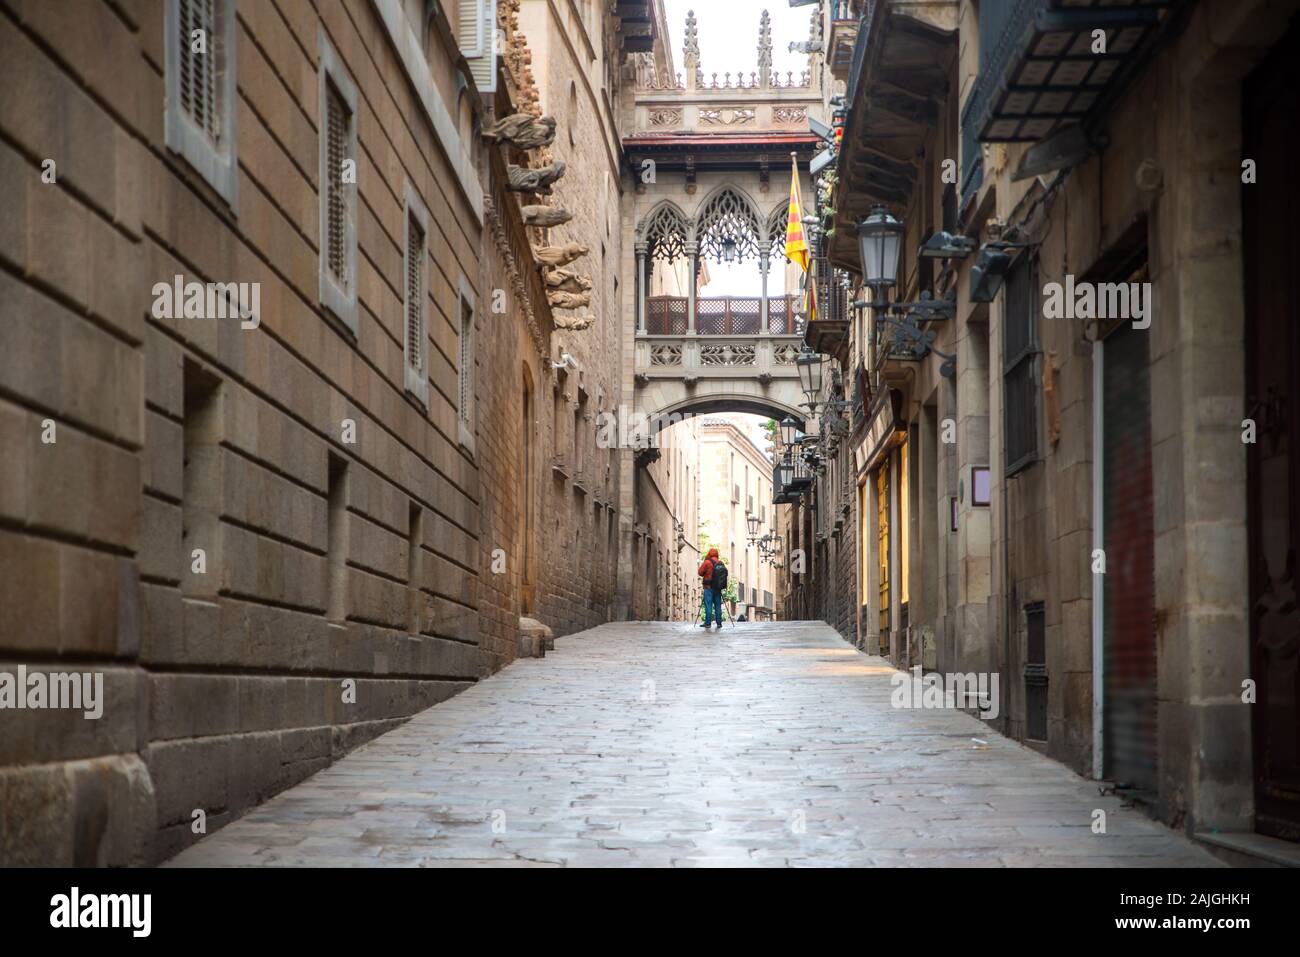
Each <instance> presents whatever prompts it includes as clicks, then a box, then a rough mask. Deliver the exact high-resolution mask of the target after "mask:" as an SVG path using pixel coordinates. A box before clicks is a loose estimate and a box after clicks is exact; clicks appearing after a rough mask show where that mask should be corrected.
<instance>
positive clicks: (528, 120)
mask: <svg viewBox="0 0 1300 957" xmlns="http://www.w3.org/2000/svg"><path fill="white" fill-rule="evenodd" d="M483 139H485V140H487V141H488V142H489V143H501V142H507V143H512V144H514V146H516V147H517V148H519V149H521V150H532V149H537V147H539V146H549V145H550V144H551V143H552V142H554V141H555V117H553V116H531V115H529V114H528V113H512V114H511V115H510V116H507V117H506V118H505V119H502V120H497V122H495V123H493V124H492V125H491V126H487V127H484V129H483Z"/></svg>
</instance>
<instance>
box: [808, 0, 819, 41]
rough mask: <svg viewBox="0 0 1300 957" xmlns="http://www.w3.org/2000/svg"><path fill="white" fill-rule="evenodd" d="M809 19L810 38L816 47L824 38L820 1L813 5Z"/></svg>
mask: <svg viewBox="0 0 1300 957" xmlns="http://www.w3.org/2000/svg"><path fill="white" fill-rule="evenodd" d="M809 20H810V21H811V22H810V23H809V25H808V39H809V40H811V41H812V43H813V46H814V49H815V48H816V45H817V44H818V43H820V42H821V39H822V7H821V4H820V3H819V4H817V5H816V6H814V7H813V9H812V15H811V16H810V17H809Z"/></svg>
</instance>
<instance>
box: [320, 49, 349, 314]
mask: <svg viewBox="0 0 1300 957" xmlns="http://www.w3.org/2000/svg"><path fill="white" fill-rule="evenodd" d="M319 86H320V133H319V139H320V301H321V305H323V306H324V307H325V308H326V309H328V310H329V311H330V312H331V313H332V314H333V315H334V316H336V317H337V318H338V319H340V320H341V321H342V322H343V324H344V325H345V326H347V328H348V329H349V330H350V331H351V333H352V335H354V336H355V335H357V281H356V276H357V231H356V206H357V180H356V166H357V123H356V113H357V89H356V86H355V84H353V82H352V78H351V77H350V76H349V75H348V72H347V70H345V69H344V68H343V63H342V61H341V60H340V59H339V56H338V54H337V53H336V52H335V51H334V48H333V46H331V45H330V42H329V40H328V38H327V37H326V36H325V31H324V29H322V30H321V31H320V78H319Z"/></svg>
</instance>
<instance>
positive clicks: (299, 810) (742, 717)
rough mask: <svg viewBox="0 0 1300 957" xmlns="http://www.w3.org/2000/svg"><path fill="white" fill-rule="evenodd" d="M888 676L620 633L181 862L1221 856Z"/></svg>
mask: <svg viewBox="0 0 1300 957" xmlns="http://www.w3.org/2000/svg"><path fill="white" fill-rule="evenodd" d="M891 673H892V669H891V668H890V667H889V666H888V665H887V664H886V663H885V662H884V661H883V660H882V659H880V658H876V657H870V656H867V655H863V654H861V653H859V652H857V651H856V650H854V649H853V648H852V647H850V646H849V645H848V644H846V643H845V642H844V641H842V640H841V639H840V638H839V636H838V635H836V634H835V632H834V631H833V630H832V629H831V628H829V627H828V626H826V625H823V624H820V623H808V622H800V623H788V622H781V623H766V624H765V623H757V622H755V623H749V624H744V623H742V624H740V625H738V626H736V627H734V628H733V627H732V626H730V625H728V626H726V627H725V628H724V629H723V631H722V632H721V633H716V632H711V633H707V634H706V633H705V632H703V631H701V630H700V629H697V628H692V627H691V626H689V625H685V624H673V623H662V622H636V623H624V624H612V625H603V626H601V627H599V628H595V629H592V630H590V631H586V632H582V633H580V634H577V635H572V636H570V637H567V638H561V639H559V640H558V641H557V642H556V648H555V650H554V651H553V652H550V653H548V655H547V656H546V658H544V659H524V660H521V661H518V662H516V663H515V664H513V665H511V666H510V667H508V668H506V669H505V670H503V671H501V672H500V673H498V674H496V675H494V676H492V677H491V678H488V679H487V680H485V681H483V682H480V683H479V684H478V685H476V686H475V687H473V688H471V689H470V690H468V691H466V692H464V693H463V694H461V695H459V696H458V697H456V698H453V699H452V700H450V701H448V702H445V703H443V704H440V705H438V706H436V707H434V708H430V709H429V710H427V711H424V712H422V713H421V714H419V715H417V716H416V717H414V718H413V719H412V720H411V721H410V722H408V723H407V724H405V725H403V726H402V727H400V728H398V729H396V730H394V731H391V732H389V733H388V734H386V735H384V736H383V737H380V738H378V739H376V740H374V741H372V742H370V743H369V744H366V745H364V746H362V747H360V748H358V749H357V750H356V751H354V752H353V753H352V754H350V755H349V756H348V757H346V758H344V759H343V760H341V761H339V762H338V763H337V764H335V765H333V766H332V767H330V768H328V769H326V770H324V771H321V772H320V773H319V774H317V775H315V776H314V777H312V778H310V779H309V780H307V781H304V782H303V783H301V784H299V785H297V786H296V787H293V788H291V789H289V790H288V791H285V792H284V793H282V794H280V795H279V796H277V797H275V798H274V799H272V800H271V801H268V802H267V803H266V804H264V805H262V806H261V807H260V808H258V809H256V810H254V811H252V812H251V813H249V814H248V815H247V816H245V817H243V818H242V819H240V820H239V821H236V822H235V823H233V824H231V825H229V826H228V827H226V828H224V829H222V830H221V831H218V832H217V833H215V834H212V835H210V836H208V837H207V838H205V839H204V840H203V841H201V842H200V843H198V844H196V845H195V846H193V847H191V848H189V849H188V850H186V851H184V852H182V853H181V854H180V855H179V856H177V857H176V858H174V859H173V860H172V861H171V862H169V863H170V864H171V865H173V866H174V865H193V866H216V865H245V866H247V865H254V866H256V865H282V866H284V865H290V866H292V865H309V866H333V865H350V866H375V865H424V866H454V865H460V866H464V865H476V864H477V865H482V864H487V865H503V866H548V865H549V866H556V865H571V866H585V865H610V866H628V865H632V866H637V865H644V866H668V865H675V866H699V865H738V866H755V865H776V866H780V865H794V866H807V865H884V866H897V865H905V866H933V865H939V866H1025V865H1031V866H1065V867H1078V866H1129V865H1135V866H1143V865H1147V866H1157V865H1159V866H1164V865H1170V866H1179V865H1185V866H1217V865H1218V861H1217V860H1216V859H1215V858H1212V857H1211V856H1210V855H1209V854H1207V853H1206V852H1204V851H1202V850H1201V849H1199V848H1198V847H1196V846H1195V845H1193V844H1192V843H1191V842H1189V841H1188V840H1186V839H1185V838H1184V837H1182V836H1181V835H1179V834H1177V833H1175V832H1173V831H1171V830H1169V829H1168V828H1165V827H1163V826H1162V825H1160V824H1157V823H1155V822H1153V821H1151V820H1150V819H1148V818H1146V817H1145V816H1143V815H1142V814H1141V812H1139V811H1135V810H1131V809H1125V808H1124V807H1123V806H1122V805H1121V802H1120V801H1119V800H1118V799H1116V798H1114V797H1102V796H1100V795H1099V792H1098V787H1097V785H1096V784H1094V783H1091V782H1089V781H1086V780H1084V779H1082V778H1080V777H1078V776H1076V775H1075V774H1073V773H1072V772H1071V771H1069V770H1067V769H1066V768H1065V767H1063V766H1062V765H1060V764H1057V763H1056V762H1054V761H1051V760H1049V759H1048V758H1045V757H1043V756H1042V755H1040V754H1038V753H1036V752H1034V751H1032V750H1030V749H1027V748H1023V747H1021V746H1019V745H1017V744H1015V743H1013V742H1011V741H1009V740H1007V739H1005V738H1002V737H1000V736H998V735H997V734H994V733H992V732H991V731H989V730H988V729H987V726H985V725H984V724H983V723H981V722H980V721H978V720H976V719H975V718H973V717H970V716H968V715H966V714H962V713H960V712H954V711H937V710H929V711H924V710H897V709H894V708H891V707H890V703H889V699H890V681H889V677H890V675H891ZM1097 808H1100V809H1102V810H1104V811H1105V812H1106V833H1104V834H1094V833H1093V831H1092V828H1091V825H1092V821H1093V811H1094V809H1097Z"/></svg>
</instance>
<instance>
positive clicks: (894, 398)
mask: <svg viewBox="0 0 1300 957" xmlns="http://www.w3.org/2000/svg"><path fill="white" fill-rule="evenodd" d="M1055 6H1057V4H1054V3H1050V2H1044V0H1016V2H1014V3H1007V4H1005V5H1002V4H999V5H996V6H994V5H990V4H982V5H977V4H975V3H970V2H956V0H951V2H949V0H933V2H929V3H908V4H903V3H890V2H883V0H882V2H879V3H859V4H852V3H850V4H847V5H841V7H842V8H843V9H844V10H845V11H846V13H845V16H844V17H843V19H842V20H840V21H838V22H830V23H828V30H829V34H828V35H829V37H830V40H829V44H830V51H829V53H828V69H830V70H831V71H832V74H833V76H834V77H835V81H834V84H835V85H837V88H838V89H839V90H840V91H841V92H842V93H843V95H844V96H845V98H846V100H845V110H846V117H845V123H844V138H843V147H842V149H841V151H840V153H839V155H838V158H837V163H836V164H835V166H834V168H833V172H832V174H831V175H830V177H829V179H828V180H824V181H823V185H824V186H826V187H828V189H829V192H830V202H829V203H828V204H827V208H833V210H834V212H833V213H831V214H828V215H827V218H826V226H827V227H833V228H834V232H833V234H831V238H830V239H829V240H828V241H827V242H826V243H825V247H824V248H825V252H826V255H827V257H828V260H829V262H828V263H827V267H826V272H827V274H828V275H831V274H832V270H835V269H838V270H842V272H841V273H838V274H834V275H835V278H836V280H837V281H839V280H840V279H841V278H847V279H849V281H850V284H851V285H852V286H853V289H852V300H856V301H859V302H861V303H862V304H863V306H864V307H865V306H866V303H867V302H868V301H877V296H878V295H879V291H877V293H876V294H875V295H873V293H872V291H871V290H869V289H866V288H863V287H862V286H861V285H860V282H861V278H862V271H863V264H862V262H861V258H860V255H859V247H858V242H857V235H856V233H857V229H856V227H857V224H858V223H859V222H860V221H861V220H863V219H864V218H866V217H867V216H868V215H871V214H872V212H873V209H874V208H875V207H876V206H877V205H880V206H881V207H883V209H884V211H886V212H888V213H889V214H891V215H892V217H894V218H895V219H896V220H898V221H899V222H900V223H901V224H902V226H901V228H902V230H903V234H902V240H901V249H902V255H901V260H900V264H899V267H898V271H897V281H896V282H895V283H893V284H892V285H891V286H890V287H889V288H888V289H887V290H886V293H887V295H888V297H889V299H890V301H891V302H894V303H906V304H908V305H906V306H901V307H899V308H896V309H893V310H892V311H890V312H889V313H888V314H886V313H885V312H884V311H882V310H880V309H878V308H858V309H853V310H850V311H849V312H848V313H847V314H846V315H845V317H844V324H843V333H842V337H841V335H840V333H839V332H836V330H834V329H828V330H826V331H825V336H824V338H825V341H826V342H827V343H829V346H828V347H827V348H825V349H823V352H824V353H825V354H826V355H827V356H828V357H830V358H832V359H833V360H834V362H833V363H828V365H837V366H838V367H839V369H840V371H841V372H842V373H843V375H844V377H845V378H846V379H847V380H849V381H850V382H852V387H851V388H846V389H845V390H844V391H843V392H842V393H840V395H839V397H841V398H843V399H844V400H845V401H846V402H848V403H850V405H851V406H852V407H853V409H852V412H851V414H849V415H848V418H849V419H850V423H851V428H852V432H851V434H850V435H849V439H848V444H849V446H850V448H851V450H852V454H853V459H854V462H853V464H854V480H855V482H856V485H857V504H856V508H855V511H856V514H857V519H858V524H859V527H860V528H861V534H860V536H859V538H858V544H857V548H856V552H857V566H858V571H859V581H858V585H857V588H856V589H855V590H854V591H855V594H856V596H857V605H858V609H857V616H856V619H857V620H856V627H855V628H854V629H852V631H853V633H854V634H855V637H856V640H857V641H858V642H859V643H860V645H861V646H862V647H865V648H867V649H869V650H879V651H880V652H881V653H883V654H886V655H888V656H889V657H890V658H891V659H892V660H893V661H894V662H895V663H897V664H898V665H900V666H904V667H911V666H922V667H924V668H926V669H935V670H938V671H941V672H961V673H972V672H974V673H979V672H991V673H996V674H998V675H999V676H1000V678H1001V685H1002V700H1001V707H1000V716H999V717H998V718H997V720H996V722H995V723H996V726H997V727H998V728H999V729H1000V730H1002V731H1003V732H1004V733H1006V734H1008V735H1009V736H1011V737H1013V738H1016V739H1017V740H1020V741H1023V742H1024V743H1025V744H1026V745H1028V746H1030V747H1034V748H1037V749H1040V750H1042V751H1044V752H1045V753H1047V754H1049V755H1051V756H1053V757H1055V758H1057V759H1059V760H1061V761H1063V762H1065V763H1066V764H1068V765H1069V766H1070V767H1072V768H1074V769H1075V770H1076V771H1078V772H1079V773H1081V774H1086V775H1089V776H1091V777H1095V778H1097V779H1099V780H1103V781H1108V782H1110V783H1112V784H1114V785H1115V786H1117V787H1118V788H1119V789H1120V790H1121V791H1122V792H1123V793H1125V794H1127V795H1128V796H1130V797H1131V798H1132V800H1134V801H1135V802H1137V803H1139V804H1141V805H1143V806H1145V807H1147V808H1148V809H1150V810H1151V812H1152V813H1153V814H1155V815H1157V816H1158V817H1160V818H1161V819H1163V820H1165V821H1167V822H1168V823H1170V824H1171V825H1173V826H1178V827H1181V828H1184V829H1186V830H1187V831H1188V832H1189V833H1192V834H1195V835H1197V836H1199V837H1201V838H1202V839H1204V840H1205V841H1206V842H1207V843H1210V844H1212V845H1215V846H1217V847H1220V848H1221V849H1226V850H1225V853H1237V852H1240V851H1242V850H1243V849H1246V848H1254V849H1255V850H1253V851H1251V853H1258V848H1259V847H1261V846H1263V845H1264V844H1265V843H1266V842H1267V841H1268V840H1273V839H1284V840H1290V841H1294V840H1295V839H1297V837H1300V764H1298V763H1297V761H1298V759H1297V755H1296V754H1295V751H1294V747H1293V744H1294V740H1295V738H1294V734H1295V729H1296V727H1297V726H1300V717H1298V716H1297V713H1296V709H1295V701H1296V684H1295V682H1296V672H1295V670H1294V669H1293V668H1292V667H1291V666H1290V665H1289V664H1287V662H1289V661H1291V660H1293V659H1292V658H1291V657H1289V656H1290V655H1291V654H1292V653H1293V650H1294V648H1295V642H1296V640H1297V637H1296V636H1300V618H1298V617H1297V616H1298V615H1300V612H1297V611H1296V610H1295V607H1296V606H1295V605H1294V603H1291V602H1290V601H1289V598H1288V596H1289V595H1290V594H1292V590H1293V586H1292V584H1291V582H1292V578H1293V575H1292V574H1291V572H1289V571H1288V570H1287V569H1289V568H1290V564H1289V562H1290V559H1288V558H1287V557H1286V556H1287V555H1294V554H1296V552H1297V541H1300V535H1298V534H1297V529H1298V528H1300V524H1298V523H1297V522H1296V518H1295V516H1296V514H1297V512H1296V509H1295V504H1294V503H1295V500H1296V499H1295V494H1296V490H1297V489H1300V469H1298V468H1297V463H1296V456H1295V452H1294V444H1295V443H1294V440H1293V437H1291V436H1290V433H1289V431H1288V430H1289V428H1290V427H1289V426H1288V425H1287V424H1286V422H1287V415H1286V414H1285V413H1283V412H1282V411H1281V410H1283V409H1287V408H1290V409H1294V408H1296V402H1297V401H1298V400H1297V390H1296V389H1295V388H1294V385H1293V383H1294V381H1295V372H1296V370H1297V368H1300V353H1298V352H1297V349H1296V342H1295V337H1294V335H1293V334H1291V333H1288V332H1287V331H1286V330H1287V329H1288V328H1291V327H1289V326H1287V322H1288V321H1289V320H1283V321H1281V322H1279V319H1280V317H1282V316H1290V315H1293V313H1294V305H1284V303H1294V301H1295V299H1296V295H1295V294H1296V289H1295V282H1296V280H1295V270H1294V269H1293V268H1292V263H1293V261H1294V259H1293V257H1292V258H1291V259H1288V258H1287V256H1288V253H1287V250H1291V251H1293V250H1294V243H1293V241H1291V240H1289V239H1286V238H1283V237H1284V234H1285V233H1286V230H1287V228H1289V227H1287V226H1285V225H1284V223H1285V222H1289V221H1288V220H1287V218H1286V217H1285V216H1278V215H1277V214H1276V212H1270V210H1272V211H1276V210H1281V209H1290V208H1294V203H1295V201H1296V187H1295V185H1294V183H1292V182H1291V179H1292V178H1291V177H1289V176H1285V177H1281V178H1279V179H1276V180H1273V181H1271V184H1270V183H1266V181H1265V179H1264V174H1263V172H1262V170H1263V169H1264V168H1266V167H1270V168H1273V169H1275V170H1276V169H1279V168H1280V167H1279V166H1278V165H1277V164H1282V165H1285V160H1284V159H1283V157H1284V156H1285V155H1287V154H1286V152H1285V150H1286V147H1285V145H1284V144H1285V143H1288V142H1294V134H1293V132H1292V133H1287V132H1286V124H1285V123H1283V122H1281V121H1277V120H1276V119H1274V118H1275V117H1277V116H1279V115H1283V114H1285V115H1294V109H1293V105H1294V104H1295V102H1296V96H1297V84H1296V82H1295V80H1294V77H1293V75H1291V74H1289V73H1288V72H1287V71H1285V70H1283V69H1282V66H1281V65H1282V64H1283V63H1285V62H1287V60H1288V58H1290V57H1294V54H1295V51H1296V49H1297V47H1296V44H1297V36H1298V32H1297V13H1298V8H1297V5H1296V4H1295V3H1267V2H1261V3H1244V4H1221V3H1215V2H1196V3H1186V4H1180V5H1173V6H1170V7H1167V8H1165V9H1162V10H1159V11H1155V10H1150V9H1148V10H1147V11H1145V12H1144V13H1143V14H1141V15H1140V16H1138V17H1137V18H1136V19H1135V20H1133V22H1127V21H1126V23H1124V24H1121V23H1120V20H1121V19H1123V16H1124V15H1123V14H1117V13H1115V11H1113V10H1108V9H1107V8H1105V7H1096V8H1093V7H1089V8H1087V11H1086V12H1082V13H1079V14H1078V16H1076V17H1073V18H1064V19H1062V20H1061V21H1060V22H1059V23H1057V21H1054V20H1052V18H1051V17H1050V16H1047V15H1045V16H1044V17H1041V18H1040V19H1039V20H1038V21H1035V20H1034V18H1035V15H1036V14H1038V13H1040V12H1043V11H1047V12H1048V13H1050V11H1048V8H1050V7H1055ZM1031 22H1037V23H1038V26H1036V27H1035V28H1034V29H1032V30H1029V29H1026V28H1025V24H1027V23H1031ZM1053 24H1055V26H1053ZM1135 24H1136V25H1135ZM1093 30H1099V31H1101V36H1102V37H1104V42H1105V43H1106V44H1107V49H1108V50H1109V52H1108V53H1107V52H1104V51H1102V50H1101V49H1100V48H1096V44H1097V43H1098V38H1097V36H1096V35H1095V34H1094V33H1093V32H1092V31H1093ZM1040 34H1046V35H1044V36H1040ZM1022 41H1023V42H1022ZM1040 42H1041V45H1039V44H1040ZM855 43H856V44H865V46H864V47H863V48H862V49H855ZM837 49H838V50H843V49H847V50H848V51H849V54H850V55H847V56H844V57H837V55H836V51H837ZM1049 49H1050V50H1056V49H1078V50H1085V51H1086V50H1091V51H1092V53H1093V54H1096V61H1095V63H1093V62H1089V61H1088V60H1087V58H1086V56H1085V57H1084V59H1083V60H1079V61H1076V63H1075V67H1076V68H1078V70H1082V72H1078V70H1076V72H1074V73H1072V74H1071V78H1070V79H1069V80H1068V81H1067V80H1066V79H1064V77H1065V73H1062V74H1060V77H1061V79H1060V81H1059V83H1058V88H1057V89H1056V90H1055V93H1054V94H1053V95H1051V96H1049V95H1048V93H1047V92H1046V91H1045V90H1044V89H1040V88H1038V87H1036V86H1033V84H1029V85H1028V86H1025V87H1024V88H1023V89H1018V90H1017V91H1016V96H1018V97H1020V99H1019V100H1015V101H1014V102H1013V101H1012V100H1008V99H1005V98H1004V95H1003V92H1002V91H1005V90H1006V89H1008V87H1007V83H1008V80H1007V78H1008V77H1009V76H1025V75H1029V74H1028V73H1020V72H1019V71H1022V70H1029V71H1032V72H1033V75H1036V76H1038V75H1048V74H1051V72H1052V71H1053V70H1058V69H1062V67H1061V64H1060V63H1058V62H1057V61H1056V60H1054V59H1052V56H1053V55H1049V54H1046V53H1045V52H1044V51H1046V50H1049ZM1097 63H1101V64H1105V66H1104V69H1100V70H1098V72H1096V73H1095V74H1093V73H1091V72H1089V71H1090V70H1091V68H1092V67H1094V66H1096V64H1097ZM1081 64H1086V65H1087V68H1086V69H1085V68H1084V67H1083V66H1081ZM1053 75H1055V74H1053ZM840 84H842V85H840ZM1022 85H1023V84H1022ZM1065 90H1068V91H1069V92H1064V91H1065ZM882 91H883V92H882ZM900 91H901V94H902V95H899V94H900ZM1076 97H1077V99H1076ZM1017 104H1018V105H1017ZM1291 129H1292V130H1293V126H1292V127H1291ZM1288 137H1290V139H1288ZM886 142H888V145H887V146H882V144H884V143H886ZM923 244H925V245H927V246H928V247H929V248H930V249H932V250H934V251H935V253H936V255H935V256H934V257H933V258H929V257H926V256H923V255H921V254H920V250H921V247H922V245H923ZM1085 290H1086V291H1085ZM927 295H930V296H932V297H933V298H932V299H930V300H929V301H928V302H926V301H923V297H925V296H927ZM1089 296H1091V297H1093V298H1091V299H1088V298H1086V297H1089ZM852 300H851V301H852ZM1278 309H1280V310H1281V312H1280V313H1278V312H1277V310H1278ZM1103 310H1104V311H1103ZM811 338H815V336H813V335H812V334H810V339H811ZM1265 423H1267V424H1265ZM1265 433H1267V438H1264V437H1263V436H1264V435H1265ZM823 503H824V499H823V500H821V501H819V504H818V512H819V514H820V513H821V512H822V511H824V510H825V505H824V504H823ZM799 587H800V585H799V584H798V583H797V582H794V581H792V583H791V589H792V591H797V590H798V589H799ZM838 587H839V586H838V585H837V584H835V583H833V582H832V581H830V580H827V581H825V582H823V583H821V584H819V585H817V586H816V587H815V588H814V589H813V594H814V597H813V601H814V603H818V602H820V603H821V604H822V605H825V604H828V603H832V602H835V601H838V600H840V599H839V598H838V597H837V596H835V595H834V594H833V593H834V591H835V589H836V588H838Z"/></svg>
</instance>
